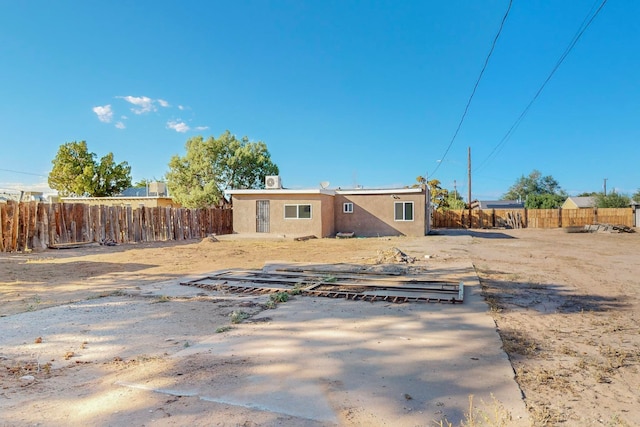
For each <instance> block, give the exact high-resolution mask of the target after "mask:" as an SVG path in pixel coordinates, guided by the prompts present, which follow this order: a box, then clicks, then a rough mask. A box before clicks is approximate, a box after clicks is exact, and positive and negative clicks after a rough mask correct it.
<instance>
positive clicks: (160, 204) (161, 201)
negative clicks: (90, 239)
mask: <svg viewBox="0 0 640 427" xmlns="http://www.w3.org/2000/svg"><path fill="white" fill-rule="evenodd" d="M59 201H60V202H62V203H84V204H86V205H91V206H98V205H102V206H131V207H132V208H134V209H135V208H138V207H140V206H144V207H145V208H166V207H171V208H179V207H181V205H180V203H178V202H176V201H174V200H173V199H172V198H171V197H156V196H130V197H127V196H113V197H60V198H59Z"/></svg>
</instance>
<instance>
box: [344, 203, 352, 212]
mask: <svg viewBox="0 0 640 427" xmlns="http://www.w3.org/2000/svg"><path fill="white" fill-rule="evenodd" d="M342 213H346V214H352V213H353V203H352V202H345V203H343V205H342Z"/></svg>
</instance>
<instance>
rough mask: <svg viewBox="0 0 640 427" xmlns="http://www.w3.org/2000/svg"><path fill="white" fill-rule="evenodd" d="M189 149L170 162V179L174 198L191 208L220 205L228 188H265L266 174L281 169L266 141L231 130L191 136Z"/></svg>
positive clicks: (273, 173)
mask: <svg viewBox="0 0 640 427" xmlns="http://www.w3.org/2000/svg"><path fill="white" fill-rule="evenodd" d="M185 149H186V154H185V155H184V157H180V156H178V155H175V156H173V157H172V158H171V160H170V161H169V171H168V172H167V174H166V179H167V186H168V187H169V191H170V192H171V194H172V196H173V198H174V199H175V200H176V201H178V202H179V203H181V204H182V205H183V206H185V207H188V208H200V207H206V206H211V205H214V204H217V203H218V202H219V200H220V199H222V198H223V197H224V191H225V190H227V189H246V188H264V177H265V176H267V175H277V174H278V172H279V171H278V166H276V164H274V163H273V162H272V161H271V154H270V153H269V150H268V149H267V146H266V144H265V143H264V142H261V141H258V142H249V139H248V138H247V137H243V138H242V139H237V138H236V137H235V135H232V134H231V133H230V132H229V131H226V132H225V133H223V134H222V135H220V136H219V137H218V138H217V139H216V138H214V137H209V138H207V139H206V140H205V139H203V138H202V136H197V137H193V138H190V139H188V140H187V142H186V144H185Z"/></svg>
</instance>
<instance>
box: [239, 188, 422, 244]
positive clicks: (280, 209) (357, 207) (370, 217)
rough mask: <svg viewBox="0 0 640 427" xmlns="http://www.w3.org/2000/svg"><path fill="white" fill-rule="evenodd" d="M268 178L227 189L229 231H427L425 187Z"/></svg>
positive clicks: (321, 233)
mask: <svg viewBox="0 0 640 427" xmlns="http://www.w3.org/2000/svg"><path fill="white" fill-rule="evenodd" d="M274 178H276V177H267V188H265V189H260V190H230V191H228V194H229V195H231V197H232V203H233V229H234V232H235V233H276V234H283V235H313V236H316V237H333V236H335V235H337V234H338V233H340V234H342V233H345V234H350V233H353V234H354V235H355V236H358V237H375V236H424V235H425V234H427V233H428V232H429V221H428V219H429V197H428V189H427V188H426V187H417V188H388V189H363V188H357V189H351V190H346V189H340V188H338V189H335V190H331V189H327V188H317V189H288V188H282V186H281V185H280V184H279V183H280V179H279V177H277V178H278V179H274ZM274 183H275V185H274ZM270 184H271V185H270Z"/></svg>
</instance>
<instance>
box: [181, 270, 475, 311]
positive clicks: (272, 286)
mask: <svg viewBox="0 0 640 427" xmlns="http://www.w3.org/2000/svg"><path fill="white" fill-rule="evenodd" d="M180 285H183V286H194V287H198V288H202V289H207V290H213V291H221V290H222V291H228V292H234V293H240V294H271V293H275V292H288V293H296V294H300V295H307V296H319V297H329V298H345V299H351V300H361V301H372V302H373V301H387V302H393V303H406V302H425V303H451V304H456V303H462V302H463V301H464V283H463V282H462V281H460V282H452V281H444V280H432V279H427V278H424V277H423V276H402V275H399V274H379V273H372V272H366V271H363V272H357V273H342V272H336V271H330V270H314V269H309V270H305V269H301V268H277V269H275V270H272V271H264V270H223V271H220V272H217V273H214V274H210V275H207V276H204V277H201V278H198V279H195V280H191V281H188V282H181V283H180Z"/></svg>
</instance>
